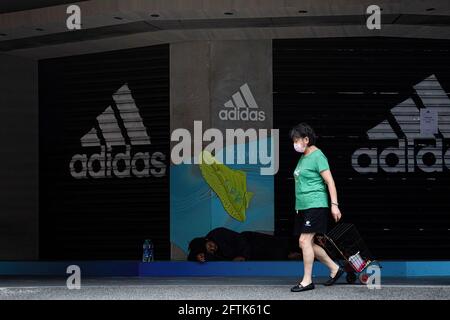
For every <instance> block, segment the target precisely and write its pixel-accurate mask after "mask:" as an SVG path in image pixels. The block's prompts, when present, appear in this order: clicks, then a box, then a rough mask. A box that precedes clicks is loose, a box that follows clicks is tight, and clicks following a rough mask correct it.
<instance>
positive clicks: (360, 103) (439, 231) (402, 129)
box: [273, 38, 450, 259]
mask: <svg viewBox="0 0 450 320" xmlns="http://www.w3.org/2000/svg"><path fill="white" fill-rule="evenodd" d="M449 51H450V42H449V41H443V40H420V39H396V38H346V39H344V38H342V39H311V40H297V39H295V40H275V41H274V42H273V59H274V61H273V74H274V84H273V85H274V127H275V128H280V140H281V141H280V171H279V173H278V174H277V176H276V179H275V186H276V187H275V207H276V219H275V220H276V221H275V228H276V232H277V233H278V234H289V233H290V232H291V225H292V219H293V212H294V184H293V179H292V171H293V169H294V167H295V165H296V163H297V159H298V155H297V154H295V152H294V150H293V147H292V142H291V140H290V139H289V137H288V132H289V129H290V128H291V127H292V126H294V125H295V124H297V123H299V122H302V121H305V122H307V123H309V124H311V125H312V126H313V127H314V128H315V130H316V132H317V134H318V135H319V140H318V146H319V148H321V149H322V150H323V151H324V153H325V154H326V155H327V157H328V159H329V161H330V165H331V169H332V172H333V175H334V177H335V180H336V184H337V187H338V193H339V202H340V204H341V210H342V212H343V214H344V217H345V218H344V219H345V221H347V222H352V223H355V224H356V226H357V227H358V228H359V230H360V232H361V234H362V236H363V237H364V238H365V240H366V242H367V243H368V245H369V247H370V248H371V250H372V252H373V254H374V255H375V256H377V257H379V258H382V259H449V258H450V218H449V212H450V201H449V195H450V171H449V169H450V153H449V152H447V150H448V148H449V142H450V141H449V140H450V139H448V138H450V136H449V132H450V130H449V128H450V112H449V109H450V103H449V102H450V100H449V93H450V54H449V53H450V52H449ZM422 109H432V110H437V117H438V118H436V115H435V116H434V117H431V118H430V119H432V121H431V120H430V121H431V123H434V126H435V127H433V124H430V125H429V129H430V128H434V129H433V130H435V129H436V126H438V129H439V130H438V133H437V134H435V135H432V136H431V137H428V139H424V137H426V135H423V134H422V131H421V129H420V125H421V122H424V119H425V118H422V121H421V120H420V119H421V118H420V117H421V116H420V110H422ZM433 119H434V120H433ZM422 124H423V123H422ZM430 130H431V129H430ZM424 131H426V128H425V127H424ZM421 135H422V136H421ZM405 139H406V140H405ZM401 141H407V142H405V144H409V145H411V146H409V147H408V148H413V150H414V158H415V160H414V161H415V163H413V162H412V161H409V160H408V159H409V158H408V157H409V156H408V155H406V156H405V157H404V158H403V160H402V159H401V157H397V156H395V155H393V154H390V155H388V156H387V157H386V158H385V160H382V162H381V160H380V159H381V158H383V159H384V155H383V156H382V153H383V151H384V150H386V148H389V147H393V148H397V149H398V148H399V147H401ZM440 144H442V145H443V146H442V147H441V146H440ZM427 146H431V147H434V146H437V148H436V149H437V150H435V151H436V153H435V155H436V157H435V156H433V155H432V154H431V153H427V152H424V151H422V153H420V155H418V153H419V152H420V150H421V149H422V148H424V147H427ZM360 148H372V151H371V152H373V154H374V159H378V161H380V162H379V163H378V164H377V163H375V162H370V160H369V159H370V158H369V156H367V155H362V156H360V157H359V158H357V159H358V160H357V165H356V167H358V166H362V167H367V166H368V165H369V164H370V163H371V166H369V168H370V170H372V171H377V172H372V173H360V172H357V171H356V170H355V168H354V166H353V165H352V155H353V154H354V152H355V151H356V150H358V149H360ZM405 148H406V147H404V148H403V149H402V150H397V152H399V154H402V153H404V152H409V151H405ZM439 150H440V151H439ZM446 152H447V153H446ZM445 154H446V156H445ZM422 155H423V157H422ZM405 158H406V160H405ZM419 158H420V160H417V159H419ZM402 161H403V162H402ZM406 161H408V162H406ZM418 161H420V162H422V161H423V162H424V163H423V164H422V163H419V162H418ZM395 166H397V168H400V171H406V172H386V170H388V171H389V170H391V169H390V168H392V167H395ZM430 166H431V167H432V168H433V170H434V172H424V170H422V169H421V168H425V170H428V169H429V168H430ZM433 166H434V167H433ZM427 168H428V169H427Z"/></svg>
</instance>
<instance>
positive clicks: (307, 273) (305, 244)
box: [299, 233, 314, 287]
mask: <svg viewBox="0 0 450 320" xmlns="http://www.w3.org/2000/svg"><path fill="white" fill-rule="evenodd" d="M313 241H314V233H302V234H301V235H300V239H299V245H300V248H301V249H302V254H303V266H304V273H303V280H302V282H300V284H301V285H302V286H304V287H306V286H307V285H309V284H310V283H312V268H313V264H314V249H313Z"/></svg>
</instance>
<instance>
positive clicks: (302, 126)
mask: <svg viewBox="0 0 450 320" xmlns="http://www.w3.org/2000/svg"><path fill="white" fill-rule="evenodd" d="M289 136H290V137H291V139H292V140H294V139H299V138H306V137H308V138H309V143H308V146H312V145H315V144H316V140H317V136H316V134H315V133H314V129H313V128H312V127H311V126H310V125H309V124H307V123H305V122H302V123H299V124H298V125H296V126H295V127H293V128H292V129H291V131H290V133H289Z"/></svg>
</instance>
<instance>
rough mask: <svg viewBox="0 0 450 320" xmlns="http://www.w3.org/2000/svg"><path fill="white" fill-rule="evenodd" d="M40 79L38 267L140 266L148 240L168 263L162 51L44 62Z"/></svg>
mask: <svg viewBox="0 0 450 320" xmlns="http://www.w3.org/2000/svg"><path fill="white" fill-rule="evenodd" d="M39 78H40V79H39V84H40V88H39V92H40V110H39V121H40V126H39V127H40V133H39V143H40V171H39V172H40V259H42V260H67V259H90V260H92V259H140V257H141V255H142V243H143V241H144V239H147V238H149V239H152V240H153V242H154V244H155V256H156V257H155V258H156V259H159V260H162V259H169V255H170V252H169V250H170V249H169V219H170V215H169V170H168V167H165V166H167V163H168V157H169V138H170V123H169V46H168V45H161V46H152V47H146V48H139V49H130V50H121V51H114V52H106V53H99V54H90V55H82V56H72V57H64V58H58V59H51V60H43V61H40V63H39ZM102 152H103V153H104V154H102ZM164 157H165V159H164ZM102 164H103V166H102Z"/></svg>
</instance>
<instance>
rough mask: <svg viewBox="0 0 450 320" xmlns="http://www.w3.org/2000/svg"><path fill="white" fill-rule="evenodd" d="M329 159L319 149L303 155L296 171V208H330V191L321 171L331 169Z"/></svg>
mask: <svg viewBox="0 0 450 320" xmlns="http://www.w3.org/2000/svg"><path fill="white" fill-rule="evenodd" d="M329 168H330V166H329V165H328V160H327V158H326V157H325V155H324V154H323V153H322V151H320V150H319V149H317V150H314V151H313V152H311V153H310V154H308V155H306V156H305V155H302V156H301V157H300V159H299V160H298V164H297V167H296V168H295V171H294V179H295V210H306V209H310V208H328V206H329V205H328V192H327V186H326V184H325V181H324V180H323V178H322V176H321V175H320V172H322V171H324V170H327V169H329Z"/></svg>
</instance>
